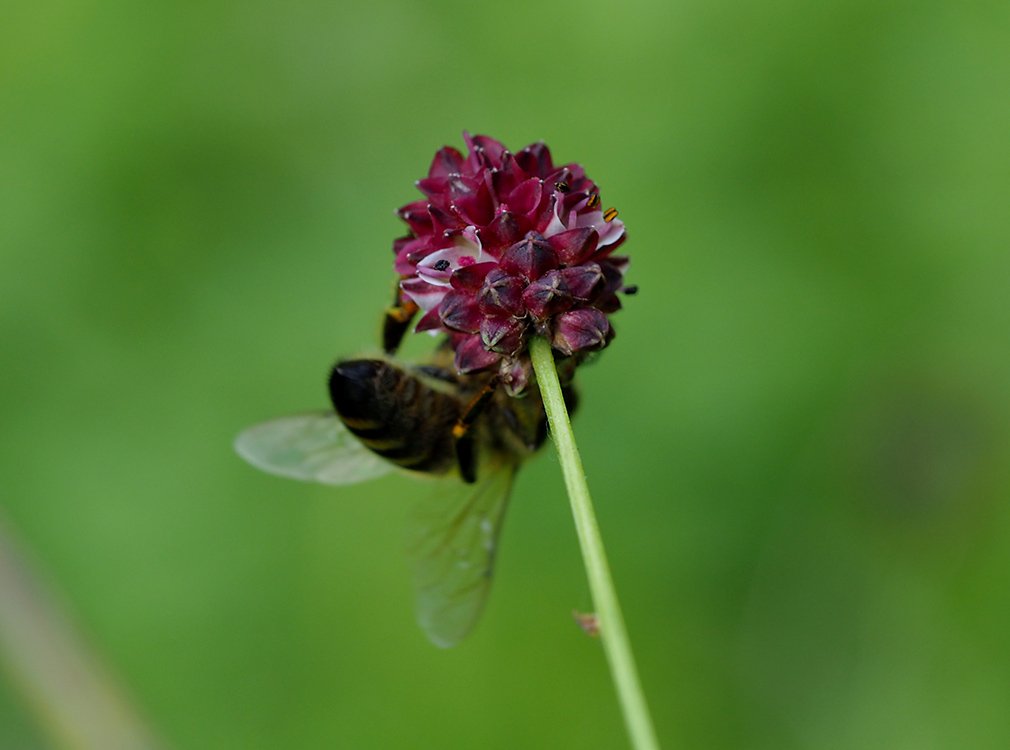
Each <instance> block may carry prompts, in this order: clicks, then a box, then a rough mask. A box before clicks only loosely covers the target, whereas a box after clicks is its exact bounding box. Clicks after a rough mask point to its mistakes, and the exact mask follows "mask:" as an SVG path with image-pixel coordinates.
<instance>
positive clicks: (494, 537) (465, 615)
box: [408, 462, 516, 648]
mask: <svg viewBox="0 0 1010 750" xmlns="http://www.w3.org/2000/svg"><path fill="white" fill-rule="evenodd" d="M481 468H482V475H481V478H479V479H478V481H477V482H476V483H474V484H467V483H465V482H461V481H459V480H445V484H446V485H447V486H448V487H449V488H450V489H446V488H445V487H443V488H442V489H440V490H439V491H438V492H436V493H435V494H433V495H432V496H431V497H429V498H426V499H425V500H422V501H421V503H420V504H419V505H418V507H417V508H416V509H415V512H414V514H413V516H412V518H411V521H410V526H409V539H408V554H409V555H410V557H411V562H412V563H413V567H414V594H415V597H416V610H417V621H418V624H419V625H420V626H421V629H422V630H424V632H425V634H426V635H427V636H428V638H429V639H430V640H431V641H432V642H433V643H434V644H435V645H437V646H441V647H442V648H448V647H450V646H455V645H456V644H457V643H459V642H460V641H461V640H463V638H464V637H465V636H466V635H467V634H468V633H469V632H470V631H471V630H472V629H473V626H474V625H475V624H476V623H477V620H478V618H479V617H480V614H481V611H482V610H483V609H484V602H485V600H486V599H487V594H488V591H489V590H490V587H491V576H492V572H493V569H494V561H495V552H496V551H497V547H498V535H499V533H500V532H501V527H502V522H503V520H504V517H505V508H506V506H507V505H508V497H509V493H510V491H511V489H512V481H513V479H514V477H515V471H516V465H515V463H513V462H503V463H500V464H498V465H497V466H493V467H492V466H482V467H481Z"/></svg>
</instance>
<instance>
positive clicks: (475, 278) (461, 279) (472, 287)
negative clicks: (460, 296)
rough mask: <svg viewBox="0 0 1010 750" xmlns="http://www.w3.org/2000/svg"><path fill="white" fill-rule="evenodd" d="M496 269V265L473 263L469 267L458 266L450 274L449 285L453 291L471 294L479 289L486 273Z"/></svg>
mask: <svg viewBox="0 0 1010 750" xmlns="http://www.w3.org/2000/svg"><path fill="white" fill-rule="evenodd" d="M496 268H498V264H497V263H474V264H472V265H469V266H460V267H459V268H457V269H456V270H455V271H453V272H452V276H451V277H449V283H450V284H452V288H453V289H459V290H461V291H464V292H470V294H473V293H475V292H476V291H477V290H478V289H480V287H481V285H482V284H483V283H484V279H485V278H487V275H488V273H490V272H491V271H493V270H494V269H496Z"/></svg>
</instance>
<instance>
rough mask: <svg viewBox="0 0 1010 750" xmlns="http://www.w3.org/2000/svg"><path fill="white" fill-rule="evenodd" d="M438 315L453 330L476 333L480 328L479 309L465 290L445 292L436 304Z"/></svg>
mask: <svg viewBox="0 0 1010 750" xmlns="http://www.w3.org/2000/svg"><path fill="white" fill-rule="evenodd" d="M438 316H439V318H440V319H441V320H442V323H443V324H444V325H445V326H446V327H447V328H451V329H452V330H454V331H462V332H463V333H477V331H479V330H480V321H481V313H480V309H479V308H478V307H477V301H476V300H475V299H474V298H473V296H471V295H469V294H467V293H466V292H460V291H452V292H449V293H448V294H446V295H445V297H443V298H442V302H441V304H440V305H439V306H438Z"/></svg>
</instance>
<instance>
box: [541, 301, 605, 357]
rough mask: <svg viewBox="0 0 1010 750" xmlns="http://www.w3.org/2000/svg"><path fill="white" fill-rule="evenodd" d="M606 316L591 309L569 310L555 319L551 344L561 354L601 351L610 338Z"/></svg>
mask: <svg viewBox="0 0 1010 750" xmlns="http://www.w3.org/2000/svg"><path fill="white" fill-rule="evenodd" d="M610 335H611V334H610V322H609V321H608V320H607V316H606V315H604V314H603V313H602V312H600V311H599V310H597V309H596V308H593V307H580V308H579V309H577V310H569V311H568V312H566V313H562V314H561V315H559V316H558V317H557V320H556V321H555V324H554V339H553V341H552V342H551V343H552V344H553V346H554V348H555V349H557V350H558V351H559V352H561V353H562V354H574V353H575V352H581V351H588V350H591V349H602V348H603V347H604V346H606V344H607V341H608V337H609V336H610Z"/></svg>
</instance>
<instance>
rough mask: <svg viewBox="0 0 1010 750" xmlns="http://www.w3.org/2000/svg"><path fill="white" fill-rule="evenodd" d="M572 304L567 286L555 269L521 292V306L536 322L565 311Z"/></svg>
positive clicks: (560, 273) (559, 272)
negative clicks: (523, 306)
mask: <svg viewBox="0 0 1010 750" xmlns="http://www.w3.org/2000/svg"><path fill="white" fill-rule="evenodd" d="M566 270H567V269H566ZM572 302H573V300H572V295H571V293H570V292H569V291H568V285H567V284H565V280H564V277H563V276H562V272H561V271H558V270H557V269H555V270H553V271H548V272H547V273H545V274H544V275H543V276H541V277H540V278H539V279H537V280H536V281H534V282H533V283H531V284H530V285H529V286H528V287H526V291H524V292H523V305H525V306H526V309H527V310H529V311H530V313H531V314H532V315H533V317H534V318H536V319H537V320H544V319H546V318H549V317H550V316H552V315H557V314H558V313H559V312H562V311H564V310H567V309H568V308H569V307H571V306H572Z"/></svg>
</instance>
